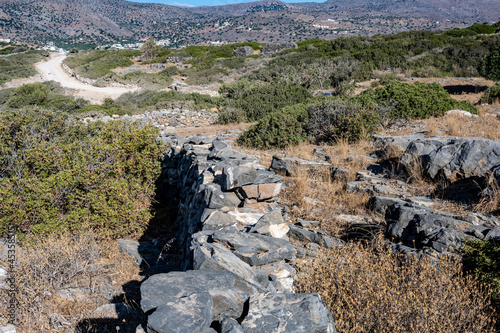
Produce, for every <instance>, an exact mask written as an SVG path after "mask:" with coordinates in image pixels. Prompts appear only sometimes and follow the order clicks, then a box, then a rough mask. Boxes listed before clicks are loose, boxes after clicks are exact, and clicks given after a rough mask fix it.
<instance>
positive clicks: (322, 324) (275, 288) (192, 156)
mask: <svg viewBox="0 0 500 333" xmlns="http://www.w3.org/2000/svg"><path fill="white" fill-rule="evenodd" d="M160 139H161V140H162V141H164V142H165V141H169V142H171V143H172V146H171V148H170V149H169V151H168V152H167V154H166V156H165V159H164V162H163V176H164V181H165V184H166V185H167V184H168V185H170V186H176V187H177V188H178V195H177V200H178V202H177V204H178V217H177V220H176V227H177V229H178V234H177V242H178V244H177V245H178V248H179V251H180V252H181V255H182V257H183V258H184V265H183V266H184V267H183V268H184V270H185V271H184V272H170V273H166V274H156V275H153V276H151V277H150V278H149V279H147V280H146V281H145V282H143V283H142V285H141V299H142V300H141V307H142V309H143V311H144V312H145V313H147V314H148V315H149V317H148V332H149V331H151V332H171V331H173V330H175V328H179V327H180V328H182V330H181V331H183V332H336V330H335V325H334V321H333V318H332V316H331V314H330V312H329V310H328V309H327V308H326V306H325V304H324V302H323V301H322V300H321V298H320V296H319V295H318V294H296V293H294V292H293V281H294V275H295V269H294V267H293V263H294V262H295V261H296V260H297V259H298V258H301V257H305V256H308V255H311V253H308V250H307V249H306V248H304V247H297V246H294V245H292V244H291V243H290V242H289V237H294V235H295V236H296V235H300V236H299V237H302V236H303V235H306V238H307V236H308V235H309V236H310V237H312V236H315V237H316V238H317V242H318V243H320V242H323V243H324V240H323V239H322V238H321V236H322V234H319V233H317V232H316V233H315V232H313V231H309V230H307V229H302V228H300V227H296V226H290V225H288V224H287V223H285V221H284V219H283V216H282V212H281V210H280V207H279V205H278V202H277V200H276V196H277V195H278V194H279V193H280V190H281V188H282V186H283V184H282V183H281V181H282V177H281V176H279V175H276V174H275V173H274V172H272V171H268V170H267V169H266V168H265V167H264V166H262V165H260V164H259V163H258V160H257V158H256V157H254V156H250V155H246V154H243V153H241V152H238V151H236V150H233V149H232V148H231V146H230V144H229V142H227V141H226V140H225V138H224V137H214V136H196V137H191V138H183V137H179V136H165V137H162V138H160ZM292 229H293V230H292ZM291 231H293V232H291ZM308 232H309V233H311V234H308ZM318 235H319V236H318ZM177 331H179V330H177Z"/></svg>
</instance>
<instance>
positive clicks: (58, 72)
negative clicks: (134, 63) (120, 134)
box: [35, 54, 138, 103]
mask: <svg viewBox="0 0 500 333" xmlns="http://www.w3.org/2000/svg"><path fill="white" fill-rule="evenodd" d="M64 58H66V56H65V55H63V54H52V55H51V57H50V59H49V60H48V61H44V62H39V63H37V64H36V65H35V67H36V69H37V71H38V72H39V74H40V76H41V78H42V81H50V80H53V81H56V82H59V83H60V84H61V86H62V87H63V88H68V89H73V90H74V91H75V92H74V95H75V96H78V97H82V98H84V99H86V100H89V101H90V102H92V103H101V102H102V101H104V99H105V98H107V97H110V98H113V99H115V98H117V97H118V96H120V95H121V94H123V93H126V92H130V91H136V90H138V88H125V87H123V88H122V87H105V88H101V87H94V86H91V85H89V84H85V83H82V82H80V81H78V80H77V79H76V78H75V77H73V76H71V75H69V74H68V73H67V72H66V71H65V70H64V69H63V68H62V66H61V64H62V62H63V60H64Z"/></svg>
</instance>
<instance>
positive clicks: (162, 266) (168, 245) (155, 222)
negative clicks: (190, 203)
mask: <svg viewBox="0 0 500 333" xmlns="http://www.w3.org/2000/svg"><path fill="white" fill-rule="evenodd" d="M155 187H156V191H155V197H154V198H153V200H152V202H153V204H152V207H151V211H152V215H153V217H152V218H151V220H150V222H149V224H148V227H147V229H146V230H145V231H144V233H143V234H142V236H141V237H140V238H139V240H138V246H137V247H136V248H137V255H136V256H134V255H132V257H133V258H132V259H133V260H134V264H135V265H136V266H139V267H140V270H141V276H143V280H145V279H147V278H148V277H150V276H152V275H154V274H159V273H168V272H171V271H176V270H180V262H179V256H178V255H177V250H178V249H177V246H176V242H175V236H176V232H177V231H176V228H175V220H176V218H177V204H178V199H177V197H178V193H179V189H178V188H177V186H176V185H175V184H172V183H169V182H167V181H165V177H164V175H161V176H160V177H159V178H158V180H157V181H156V182H155ZM131 244H132V243H131ZM129 254H130V253H129ZM143 280H142V281H137V280H133V281H128V282H127V283H125V284H123V285H122V286H121V288H122V291H123V292H122V294H120V295H117V296H115V297H114V298H112V299H111V300H110V303H111V304H117V306H118V304H125V305H128V306H129V307H128V308H127V311H125V312H124V313H123V314H122V315H120V316H118V318H113V319H107V318H104V319H103V318H89V319H86V320H83V321H81V322H80V323H79V324H78V325H77V327H76V329H75V333H84V332H85V333H87V332H92V333H107V332H120V333H136V332H137V328H138V326H140V325H142V327H143V328H144V329H145V327H146V323H147V317H148V315H150V314H151V313H152V312H154V310H150V311H148V313H144V312H143V311H142V310H141V306H140V304H141V292H140V287H141V284H142V282H143Z"/></svg>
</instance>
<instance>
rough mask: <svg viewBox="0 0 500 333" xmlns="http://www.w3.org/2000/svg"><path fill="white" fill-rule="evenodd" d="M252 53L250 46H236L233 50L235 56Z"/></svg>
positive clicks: (244, 55)
mask: <svg viewBox="0 0 500 333" xmlns="http://www.w3.org/2000/svg"><path fill="white" fill-rule="evenodd" d="M252 54H253V48H252V47H250V46H241V47H237V48H236V49H235V50H234V56H235V57H247V56H250V55H252Z"/></svg>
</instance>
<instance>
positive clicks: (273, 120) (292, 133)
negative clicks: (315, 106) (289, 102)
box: [238, 104, 308, 149]
mask: <svg viewBox="0 0 500 333" xmlns="http://www.w3.org/2000/svg"><path fill="white" fill-rule="evenodd" d="M307 118H308V113H307V110H306V107H305V105H304V104H296V105H293V106H287V107H284V108H283V109H281V110H280V111H277V112H273V113H270V114H268V115H267V116H265V117H264V118H263V119H261V120H260V121H259V122H258V123H257V124H255V125H253V126H251V127H250V128H249V129H248V130H247V131H246V132H244V133H243V134H242V135H241V136H240V137H239V138H238V143H239V144H241V145H244V146H250V147H256V148H261V149H263V148H285V147H288V146H294V145H297V144H299V143H301V142H304V141H306V140H307V134H306V131H305V129H304V125H305V124H306V122H307Z"/></svg>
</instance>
